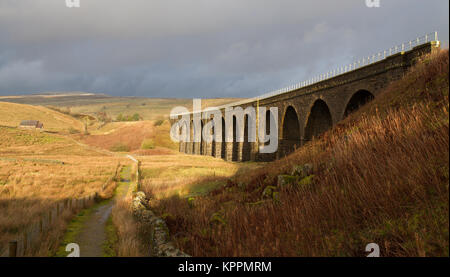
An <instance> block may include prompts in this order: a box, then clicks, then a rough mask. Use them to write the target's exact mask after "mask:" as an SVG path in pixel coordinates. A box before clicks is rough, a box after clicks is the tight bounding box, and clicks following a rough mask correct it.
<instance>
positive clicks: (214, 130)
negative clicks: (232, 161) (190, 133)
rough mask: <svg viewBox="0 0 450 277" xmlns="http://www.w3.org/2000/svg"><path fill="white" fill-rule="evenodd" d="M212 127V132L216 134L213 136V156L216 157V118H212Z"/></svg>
mask: <svg viewBox="0 0 450 277" xmlns="http://www.w3.org/2000/svg"><path fill="white" fill-rule="evenodd" d="M212 124H213V125H212V128H211V132H212V134H213V135H214V137H213V141H212V142H211V156H213V157H215V156H216V137H215V134H216V126H214V120H212Z"/></svg>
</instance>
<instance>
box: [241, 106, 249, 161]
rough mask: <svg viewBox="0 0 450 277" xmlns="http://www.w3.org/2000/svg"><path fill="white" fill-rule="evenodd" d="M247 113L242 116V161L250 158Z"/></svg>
mask: <svg viewBox="0 0 450 277" xmlns="http://www.w3.org/2000/svg"><path fill="white" fill-rule="evenodd" d="M248 124H249V122H248V114H246V115H245V116H244V143H243V145H242V161H243V162H245V161H250V159H251V143H250V142H249V141H248V138H249V134H248V132H249V128H248Z"/></svg>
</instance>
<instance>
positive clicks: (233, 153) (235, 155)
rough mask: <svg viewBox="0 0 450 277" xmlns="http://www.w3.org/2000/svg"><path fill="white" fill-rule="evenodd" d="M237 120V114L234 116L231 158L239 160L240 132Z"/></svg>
mask: <svg viewBox="0 0 450 277" xmlns="http://www.w3.org/2000/svg"><path fill="white" fill-rule="evenodd" d="M236 125H237V122H236V116H233V144H232V148H231V160H232V161H237V160H238V151H239V149H238V144H239V143H238V133H237V126H236Z"/></svg>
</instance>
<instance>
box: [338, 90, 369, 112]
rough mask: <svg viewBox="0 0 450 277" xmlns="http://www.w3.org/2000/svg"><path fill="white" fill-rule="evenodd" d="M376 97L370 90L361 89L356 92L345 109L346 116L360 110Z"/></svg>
mask: <svg viewBox="0 0 450 277" xmlns="http://www.w3.org/2000/svg"><path fill="white" fill-rule="evenodd" d="M374 98H375V97H374V96H373V94H372V93H370V91H367V90H359V91H357V92H356V93H355V94H353V96H352V98H350V100H349V101H348V103H347V106H346V107H345V111H344V118H345V117H347V116H348V115H349V114H351V113H353V112H355V111H356V110H358V109H359V108H360V107H361V106H363V105H365V104H367V103H368V102H370V101H372V100H373V99H374Z"/></svg>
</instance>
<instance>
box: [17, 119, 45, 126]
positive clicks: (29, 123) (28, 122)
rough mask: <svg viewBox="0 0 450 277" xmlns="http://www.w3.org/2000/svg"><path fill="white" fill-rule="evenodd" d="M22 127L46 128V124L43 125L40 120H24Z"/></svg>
mask: <svg viewBox="0 0 450 277" xmlns="http://www.w3.org/2000/svg"><path fill="white" fill-rule="evenodd" d="M20 126H30V127H36V128H42V127H43V126H44V124H42V123H41V122H39V121H38V120H22V122H20Z"/></svg>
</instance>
